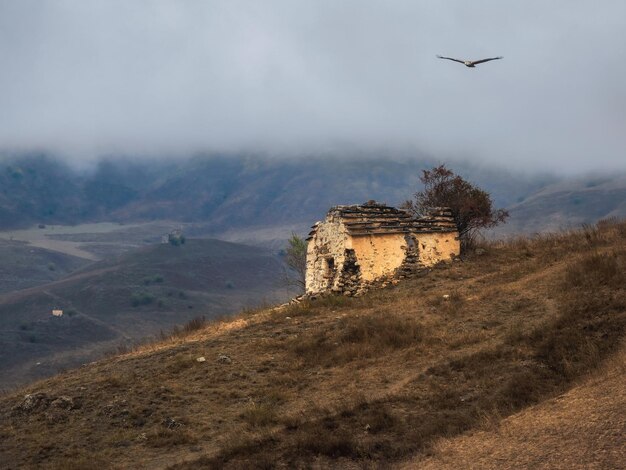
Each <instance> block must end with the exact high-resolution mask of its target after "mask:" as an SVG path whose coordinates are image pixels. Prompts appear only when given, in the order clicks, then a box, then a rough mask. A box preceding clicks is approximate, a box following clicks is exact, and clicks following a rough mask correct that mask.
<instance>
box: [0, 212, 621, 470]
mask: <svg viewBox="0 0 626 470" xmlns="http://www.w3.org/2000/svg"><path fill="white" fill-rule="evenodd" d="M625 241H626V224H624V223H617V222H610V221H609V222H604V223H602V224H601V225H600V226H599V227H597V228H596V227H593V228H592V227H589V228H587V229H585V230H582V231H577V232H572V233H567V234H562V235H550V236H542V237H539V238H536V239H518V240H515V241H512V242H507V243H492V244H487V245H485V246H483V247H481V248H480V249H479V250H476V252H474V253H472V254H470V255H468V256H466V257H465V259H464V260H463V261H462V262H456V263H454V264H453V265H452V266H443V267H439V268H435V269H433V270H432V271H431V272H430V273H429V274H428V275H426V276H424V277H421V278H419V279H414V280H411V281H406V282H403V283H400V284H399V285H398V286H397V287H392V288H388V289H385V290H380V291H375V292H371V293H369V294H367V295H365V296H363V297H359V298H346V297H327V298H323V299H321V300H318V301H314V302H303V303H301V304H299V305H296V306H292V307H288V308H282V309H268V310H259V311H256V312H248V313H243V314H241V315H240V316H238V317H237V318H235V319H231V320H227V321H223V322H217V323H213V324H210V325H208V326H205V325H202V324H200V323H199V324H189V325H187V327H186V328H185V329H183V330H180V331H179V332H178V333H177V334H175V335H173V336H172V337H171V338H169V339H167V340H164V341H162V342H160V343H155V344H151V345H146V346H143V347H140V348H139V349H138V350H136V351H133V352H129V353H127V354H124V355H121V356H118V357H116V358H112V359H108V360H103V361H100V362H98V363H96V364H91V365H89V366H87V367H84V368H81V369H79V370H75V371H71V372H67V373H64V374H62V375H60V376H58V377H55V378H51V379H48V380H45V381H42V382H39V383H37V384H35V385H32V386H30V387H28V388H26V389H23V390H19V391H16V392H13V393H10V394H7V395H5V396H4V397H2V398H1V399H0V437H1V439H0V453H1V455H2V457H3V458H2V459H1V460H0V461H1V462H2V464H0V465H3V466H4V468H18V467H19V468H24V467H33V468H34V467H37V468H93V467H94V466H98V467H101V468H146V469H148V468H149V469H152V468H172V469H186V468H189V469H191V468H193V469H197V468H275V467H278V468H311V467H313V468H329V467H330V468H333V467H334V468H363V467H365V468H379V467H386V466H392V467H394V466H399V467H402V466H407V465H409V466H413V465H416V464H421V463H425V464H432V462H433V461H434V462H435V463H434V464H433V465H434V467H433V468H438V462H439V463H442V465H443V464H445V465H447V466H448V467H449V468H463V467H470V468H471V467H472V466H473V465H474V462H480V468H516V467H517V468H519V465H516V464H519V463H520V462H521V463H523V462H524V461H523V460H520V457H519V455H520V452H526V451H527V449H528V448H527V447H525V446H526V443H525V442H526V441H524V440H519V439H516V435H515V433H516V432H519V433H522V435H523V433H524V432H526V433H527V432H529V431H528V430H529V429H530V428H529V426H531V425H530V424H528V423H532V429H533V430H534V432H535V433H536V434H535V437H534V441H532V442H533V443H534V444H533V445H534V447H533V448H532V450H533V452H534V453H535V454H532V455H546V456H547V455H550V456H551V457H550V458H551V459H552V460H551V462H552V463H554V464H555V465H554V466H553V468H559V466H560V464H559V462H562V463H567V466H566V467H564V466H562V465H561V468H593V467H594V466H595V467H597V468H600V467H602V468H618V467H619V466H620V465H621V464H622V463H623V451H624V449H623V442H622V440H621V439H618V438H617V436H619V435H620V434H621V435H623V431H624V423H625V421H626V416H625V415H626V413H625V412H624V410H625V409H626V403H625V402H624V393H623V391H624V390H623V383H621V381H619V379H616V377H619V375H620V372H619V370H622V371H623V368H622V369H620V368H619V367H618V368H617V369H616V367H617V366H615V364H616V362H615V361H617V363H619V361H620V358H622V359H623V357H624V356H623V352H621V349H620V348H623V347H626V345H624V334H625V332H626V269H624V268H625V266H626V248H625V247H626V243H625ZM616 371H617V372H616ZM616 374H617V375H616ZM621 375H623V374H621ZM603 383H604V384H605V385H606V386H605V385H603ZM606 387H608V388H606ZM600 394H601V395H600ZM590 396H591V397H594V396H596V397H597V398H598V399H601V401H598V402H597V406H596V400H595V399H589V398H587V399H585V397H590ZM555 400H557V401H555ZM581 400H582V401H581ZM581 406H583V407H585V411H587V412H588V413H587V414H585V413H582V414H580V419H577V418H576V413H572V412H571V410H574V409H576V408H575V407H581ZM562 409H565V410H570V411H567V412H566V414H567V419H569V420H570V421H569V424H568V426H567V427H565V426H557V427H556V428H554V427H551V424H550V423H551V422H552V421H551V420H554V419H565V417H564V416H565V415H564V414H563V413H562V412H561V411H560V410H562ZM559 413H561V414H559ZM591 415H593V420H592V423H603V425H602V426H600V427H599V426H596V425H593V424H589V425H587V424H585V423H583V422H582V420H583V419H586V418H587V417H589V416H591ZM559 416H561V418H558V417H559ZM524 423H526V424H524ZM499 426H502V428H499ZM577 426H578V429H586V430H587V431H588V432H589V433H590V435H589V436H587V437H586V439H585V442H586V443H587V445H588V446H593V444H591V443H594V442H597V443H599V442H600V441H602V448H601V449H599V450H598V452H595V451H593V452H591V451H590V452H578V450H577V449H578V448H580V445H579V444H577V441H576V439H568V437H567V436H569V434H567V433H568V429H569V428H576V427H577ZM498 429H512V430H513V431H512V432H513V434H512V435H511V436H508V435H507V434H506V433H504V434H501V435H498V434H497V430H498ZM481 432H485V433H491V434H489V436H487V438H488V439H491V440H490V441H489V442H488V443H487V444H486V445H488V446H492V448H493V446H497V454H496V455H494V456H493V457H491V456H490V454H489V453H487V454H482V455H478V454H477V453H480V449H477V448H476V445H480V444H477V443H476V442H477V441H476V440H473V441H472V435H476V436H477V438H478V439H481V441H479V442H482V438H481V436H482V434H480V433H481ZM476 433H478V434H476ZM541 433H544V434H543V438H542V437H541V436H542V434H541ZM551 433H552V434H551ZM555 433H556V434H555ZM559 433H563V434H562V435H563V439H559V438H558V436H559ZM594 433H604V434H603V435H604V436H605V437H604V438H601V437H599V436H598V435H597V434H594ZM555 435H556V436H557V439H556V440H555V439H552V440H551V439H549V438H548V437H549V436H552V437H554V436H555ZM491 436H493V437H491ZM466 439H467V441H466ZM494 439H495V441H493V440H494ZM472 443H473V444H472ZM598 445H599V444H598ZM568 446H571V447H568ZM574 446H578V447H577V449H574V448H573V447H574ZM594 449H595V448H594ZM594 449H592V450H594ZM573 452H577V453H576V454H575V455H577V458H576V460H572V459H566V458H565V457H567V456H568V455H569V454H570V453H573ZM559 454H560V455H562V456H563V458H561V459H559V458H558V457H559ZM572 455H574V454H572ZM433 459H434V460H433ZM437 459H439V460H437ZM525 462H527V463H528V462H530V463H529V465H531V466H532V465H533V462H534V463H535V464H540V463H541V462H539V461H532V460H530V461H529V460H526V461H525ZM409 468H410V467H409Z"/></svg>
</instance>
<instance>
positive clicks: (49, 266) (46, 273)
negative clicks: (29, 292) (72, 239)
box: [0, 239, 87, 294]
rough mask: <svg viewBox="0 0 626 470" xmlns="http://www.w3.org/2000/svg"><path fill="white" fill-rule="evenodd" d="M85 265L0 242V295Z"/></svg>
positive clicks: (64, 257) (11, 242)
mask: <svg viewBox="0 0 626 470" xmlns="http://www.w3.org/2000/svg"><path fill="white" fill-rule="evenodd" d="M86 263H87V261H86V260H84V259H81V258H77V257H75V256H68V255H64V254H61V253H59V252H57V251H50V250H44V249H42V248H37V247H33V246H30V245H28V244H27V243H23V242H17V241H7V240H2V239H0V294H2V293H4V292H10V291H13V290H17V289H25V288H27V287H32V286H36V285H38V284H45V283H46V282H50V281H54V280H57V279H59V278H61V277H64V276H66V275H67V274H69V273H70V272H72V271H74V270H76V269H78V268H79V267H81V266H84V265H85V264H86Z"/></svg>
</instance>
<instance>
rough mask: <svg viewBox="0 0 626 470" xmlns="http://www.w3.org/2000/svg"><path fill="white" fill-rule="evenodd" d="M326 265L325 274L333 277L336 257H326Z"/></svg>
mask: <svg viewBox="0 0 626 470" xmlns="http://www.w3.org/2000/svg"><path fill="white" fill-rule="evenodd" d="M324 261H325V266H324V276H325V277H333V274H334V272H335V259H334V258H326V259H325V260H324Z"/></svg>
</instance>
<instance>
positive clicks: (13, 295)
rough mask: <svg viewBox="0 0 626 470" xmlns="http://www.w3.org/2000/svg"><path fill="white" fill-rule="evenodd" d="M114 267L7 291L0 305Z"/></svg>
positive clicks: (109, 270)
mask: <svg viewBox="0 0 626 470" xmlns="http://www.w3.org/2000/svg"><path fill="white" fill-rule="evenodd" d="M116 269H117V267H115V266H113V267H110V268H102V269H96V270H93V271H88V272H85V273H80V274H74V275H71V276H68V277H65V278H63V279H59V280H58V281H53V282H49V283H47V284H43V285H41V286H35V287H29V288H27V289H22V290H18V291H13V292H9V293H8V294H3V295H0V305H6V304H11V303H14V302H16V301H18V300H21V299H23V298H24V297H28V296H29V295H34V294H47V295H50V294H49V293H48V292H46V291H48V290H49V289H54V288H57V287H62V286H65V285H67V284H71V283H72V282H75V281H77V280H80V279H89V278H91V277H96V276H100V275H101V274H104V273H107V272H111V271H115V270H116Z"/></svg>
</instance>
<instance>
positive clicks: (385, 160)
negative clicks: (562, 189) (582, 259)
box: [0, 155, 554, 234]
mask: <svg viewBox="0 0 626 470" xmlns="http://www.w3.org/2000/svg"><path fill="white" fill-rule="evenodd" d="M436 163H437V162H436V161H435V160H434V159H429V158H423V157H421V158H420V157H416V158H411V159H409V158H405V159H394V158H390V157H386V156H384V155H383V156H376V155H370V156H363V155H340V156H313V155H312V156H308V157H306V158H305V157H304V156H300V157H298V158H287V157H285V158H278V157H276V158H271V157H263V156H246V155H228V156H201V157H196V158H190V159H181V160H179V161H177V162H175V163H166V162H165V161H158V160H157V161H146V160H136V161H134V160H133V159H121V158H120V159H113V160H104V161H102V162H100V163H99V164H98V165H97V166H96V168H95V169H93V171H90V172H86V171H83V172H78V171H77V170H74V169H72V168H69V167H67V166H66V165H64V164H62V163H60V162H59V161H57V160H54V159H52V158H46V157H44V156H36V157H32V156H31V157H22V158H17V157H16V158H14V159H5V161H0V226H1V227H3V228H5V229H7V228H12V227H16V226H29V225H32V224H39V223H48V224H51V223H57V224H59V223H64V224H76V223H79V222H85V221H112V220H113V221H125V222H136V221H150V220H178V221H186V222H207V221H209V222H210V223H211V227H212V231H213V233H214V234H216V233H222V232H224V231H226V230H229V229H233V228H236V229H245V228H248V227H273V228H275V227H277V226H285V225H293V224H299V225H300V227H301V229H302V230H305V229H306V227H308V225H310V224H311V222H312V221H314V220H317V219H318V218H320V217H321V216H322V215H323V214H324V213H325V212H326V211H327V210H328V208H329V207H330V206H331V205H334V204H337V203H338V202H341V203H342V204H356V203H362V202H363V201H366V200H369V199H376V200H379V201H384V202H387V203H389V204H392V205H396V204H399V203H401V202H402V201H404V200H405V199H407V198H409V197H410V196H411V195H412V194H413V192H415V191H416V190H417V189H418V188H417V185H418V183H419V176H420V175H421V171H422V170H423V169H426V168H430V167H432V166H433V165H435V164H436ZM454 167H455V170H457V172H459V173H461V174H463V175H464V176H465V177H467V178H468V179H469V180H471V181H474V182H476V183H477V184H478V185H480V186H485V187H486V189H488V190H489V191H490V192H491V194H492V195H493V197H494V198H495V200H496V203H497V204H498V205H500V206H507V205H510V204H512V203H514V202H516V201H517V200H518V199H520V198H524V197H527V196H529V195H530V194H531V193H532V192H534V191H536V190H538V189H540V188H542V187H543V186H545V184H547V183H548V182H552V181H554V178H553V177H546V176H532V177H531V176H522V175H514V174H512V173H510V172H507V171H504V170H500V169H495V168H482V167H477V166H474V165H470V164H463V163H458V164H456V165H454ZM290 231H291V229H287V230H284V229H283V232H284V233H287V234H288V233H290Z"/></svg>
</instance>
